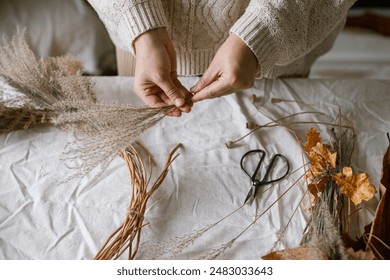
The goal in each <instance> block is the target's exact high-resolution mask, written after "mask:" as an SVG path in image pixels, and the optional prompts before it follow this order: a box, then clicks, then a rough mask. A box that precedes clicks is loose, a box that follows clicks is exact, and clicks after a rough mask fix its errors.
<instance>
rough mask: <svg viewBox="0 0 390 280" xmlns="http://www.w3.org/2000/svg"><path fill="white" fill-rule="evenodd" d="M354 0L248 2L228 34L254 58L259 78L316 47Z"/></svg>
mask: <svg viewBox="0 0 390 280" xmlns="http://www.w3.org/2000/svg"><path fill="white" fill-rule="evenodd" d="M355 1H356V0H300V1H290V0H251V1H250V3H249V5H248V7H247V9H246V10H245V13H244V14H243V15H242V16H241V17H240V18H239V19H238V21H237V22H236V23H235V24H234V25H233V26H232V28H231V30H230V32H231V33H234V34H235V35H237V36H238V37H240V38H241V39H242V40H243V41H244V42H245V43H246V44H247V45H248V47H249V48H250V49H251V50H252V51H253V53H254V54H255V55H256V57H257V60H258V62H259V66H260V69H261V75H262V76H265V77H267V76H269V75H271V74H270V73H271V72H272V68H273V66H274V65H287V64H289V63H291V62H293V61H294V60H296V59H298V58H300V57H302V56H304V55H305V54H307V53H309V52H310V51H311V50H313V49H314V48H315V47H317V46H318V45H319V44H320V43H321V42H322V41H323V40H324V39H325V38H326V37H327V36H328V35H329V34H330V33H331V32H332V31H333V30H334V29H335V28H336V27H337V26H338V25H339V24H340V22H342V21H343V20H344V18H345V16H346V14H347V11H348V9H349V8H350V7H351V6H352V5H353V3H354V2H355Z"/></svg>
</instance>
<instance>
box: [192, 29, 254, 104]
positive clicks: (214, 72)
mask: <svg viewBox="0 0 390 280" xmlns="http://www.w3.org/2000/svg"><path fill="white" fill-rule="evenodd" d="M256 71H257V59H256V56H255V55H254V54H253V52H252V51H251V50H250V49H249V47H248V46H247V45H246V44H245V43H244V42H243V41H242V40H241V39H240V38H239V37H237V36H236V35H234V34H231V35H230V36H229V37H228V38H227V39H226V41H225V42H224V43H223V44H222V46H221V47H220V48H219V50H218V52H217V53H216V55H215V56H214V58H213V60H212V62H211V64H210V66H209V67H208V69H207V70H206V72H205V73H204V74H203V76H202V77H201V78H200V80H199V81H198V82H197V83H196V85H195V86H193V87H192V88H191V91H192V92H193V93H194V94H195V95H194V96H193V97H192V101H193V102H197V101H200V100H204V99H208V98H215V97H219V96H223V95H227V94H230V93H233V92H235V91H237V90H242V89H247V88H251V87H252V86H253V83H254V80H255V76H256Z"/></svg>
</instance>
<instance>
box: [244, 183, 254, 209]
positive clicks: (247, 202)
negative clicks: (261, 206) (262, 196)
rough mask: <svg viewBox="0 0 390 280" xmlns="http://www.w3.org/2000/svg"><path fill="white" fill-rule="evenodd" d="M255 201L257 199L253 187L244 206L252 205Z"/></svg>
mask: <svg viewBox="0 0 390 280" xmlns="http://www.w3.org/2000/svg"><path fill="white" fill-rule="evenodd" d="M254 199H255V187H251V189H250V190H249V192H248V194H247V196H246V198H245V201H244V205H245V204H249V205H252V203H253V200H254Z"/></svg>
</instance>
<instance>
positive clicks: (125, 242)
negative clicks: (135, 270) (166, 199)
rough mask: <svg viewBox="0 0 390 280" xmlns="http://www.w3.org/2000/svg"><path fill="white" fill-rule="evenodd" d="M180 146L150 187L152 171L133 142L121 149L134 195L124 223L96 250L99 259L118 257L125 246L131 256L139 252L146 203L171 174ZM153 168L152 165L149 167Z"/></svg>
mask: <svg viewBox="0 0 390 280" xmlns="http://www.w3.org/2000/svg"><path fill="white" fill-rule="evenodd" d="M179 147H180V145H177V146H176V147H175V148H174V149H173V150H172V151H171V152H170V154H169V156H168V159H167V160H166V163H165V166H164V169H163V171H162V172H161V174H160V176H159V177H158V178H157V180H156V181H155V182H154V183H153V185H152V186H151V187H150V188H148V186H149V183H150V182H149V181H150V177H149V176H150V175H151V170H150V174H149V175H148V172H147V171H146V168H145V165H144V163H143V161H142V159H141V157H140V155H139V154H138V152H137V151H136V149H135V148H134V147H133V146H129V147H128V148H127V149H126V150H125V151H123V152H121V153H120V156H121V157H122V158H123V160H124V161H125V163H126V165H127V167H128V169H129V173H130V181H131V187H132V192H131V199H130V206H129V208H128V211H127V215H126V218H125V221H124V222H123V224H122V225H121V226H120V227H118V229H116V230H115V231H114V232H113V233H112V234H111V235H110V237H109V238H108V240H107V241H106V243H105V244H104V245H103V247H102V248H101V249H100V250H99V252H98V253H97V254H96V256H95V259H96V260H110V259H117V258H119V257H120V256H121V255H122V254H123V253H124V252H125V251H126V250H128V259H129V260H132V259H134V257H135V255H136V254H137V251H138V248H139V243H140V240H141V239H140V238H141V230H142V227H143V226H144V224H143V222H144V215H145V209H146V204H147V202H148V200H149V198H150V196H151V195H152V194H153V193H154V192H155V191H156V190H157V189H158V187H159V186H160V185H161V183H162V182H163V181H164V179H165V177H166V175H167V174H168V168H169V166H170V165H171V163H172V162H173V161H174V160H175V159H176V157H177V156H178V154H176V155H175V152H176V150H177V149H178V148H179ZM149 165H150V166H151V159H150V157H149ZM150 168H151V167H150Z"/></svg>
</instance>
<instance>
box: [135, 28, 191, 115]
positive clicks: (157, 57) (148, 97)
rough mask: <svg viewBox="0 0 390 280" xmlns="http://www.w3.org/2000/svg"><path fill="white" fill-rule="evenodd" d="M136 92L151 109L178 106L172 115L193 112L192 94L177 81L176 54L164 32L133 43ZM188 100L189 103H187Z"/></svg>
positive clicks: (154, 32)
mask: <svg viewBox="0 0 390 280" xmlns="http://www.w3.org/2000/svg"><path fill="white" fill-rule="evenodd" d="M134 47H135V52H136V66H135V79H134V91H135V92H136V94H137V95H138V96H139V97H140V98H141V99H142V100H143V101H144V103H145V104H147V105H149V106H150V107H154V108H155V107H163V106H167V105H173V104H174V105H175V106H176V107H178V108H179V110H172V111H170V112H169V115H172V116H180V115H181V113H182V112H190V111H191V106H192V102H191V101H190V100H189V99H190V98H191V97H192V94H191V93H190V92H189V91H188V90H187V89H186V88H185V87H183V85H182V84H181V83H180V81H179V80H178V79H177V72H176V53H175V49H174V47H173V44H172V41H171V39H170V38H169V36H168V33H167V31H166V29H165V28H157V29H152V30H149V31H147V32H145V33H143V34H142V35H140V36H139V37H138V38H137V39H136V40H135V42H134ZM186 100H188V101H187V102H186Z"/></svg>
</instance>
